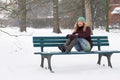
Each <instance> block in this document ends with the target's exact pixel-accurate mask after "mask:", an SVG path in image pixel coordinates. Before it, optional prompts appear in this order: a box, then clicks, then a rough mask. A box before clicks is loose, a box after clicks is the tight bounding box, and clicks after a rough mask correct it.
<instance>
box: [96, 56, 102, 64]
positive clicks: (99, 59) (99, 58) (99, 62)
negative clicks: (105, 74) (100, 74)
mask: <svg viewBox="0 0 120 80" xmlns="http://www.w3.org/2000/svg"><path fill="white" fill-rule="evenodd" d="M101 58H102V55H101V54H98V62H97V64H99V65H100V64H101Z"/></svg>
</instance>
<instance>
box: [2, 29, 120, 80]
mask: <svg viewBox="0 0 120 80" xmlns="http://www.w3.org/2000/svg"><path fill="white" fill-rule="evenodd" d="M1 30H2V31H1ZM71 32H72V30H67V29H62V33H61V34H55V33H53V32H52V29H32V28H28V29H27V32H22V33H21V32H19V30H18V29H17V28H0V38H1V39H0V49H1V50H0V80H120V54H119V53H118V54H113V55H112V61H111V62H112V65H113V68H112V69H111V68H109V67H108V66H107V59H106V58H105V57H103V58H102V65H101V66H99V65H97V64H96V62H97V57H98V55H97V54H96V55H60V56H57V55H56V56H53V57H52V68H53V70H54V71H55V73H50V71H49V70H47V69H42V68H41V67H40V60H41V59H40V58H41V57H40V55H34V51H36V50H38V49H35V48H34V47H33V44H32V36H44V35H47V36H51V35H52V36H54V35H55V36H62V35H66V34H68V33H71ZM93 33H94V35H107V36H108V37H109V41H110V46H109V47H104V48H102V49H103V50H120V42H119V41H120V33H113V32H109V33H108V32H105V31H104V30H100V29H95V30H94V31H93ZM95 49H96V48H93V50H95ZM46 50H48V51H51V48H47V49H46ZM52 50H55V51H59V50H58V49H57V48H55V49H52ZM73 50H74V49H73ZM103 65H105V66H103ZM45 66H46V67H47V63H46V64H45Z"/></svg>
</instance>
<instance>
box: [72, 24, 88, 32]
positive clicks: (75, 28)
mask: <svg viewBox="0 0 120 80" xmlns="http://www.w3.org/2000/svg"><path fill="white" fill-rule="evenodd" d="M77 23H78V22H76V23H75V25H74V30H73V32H76V31H77V29H78V28H79V26H78V25H77ZM86 27H87V26H86V25H85V23H83V32H85V31H86Z"/></svg>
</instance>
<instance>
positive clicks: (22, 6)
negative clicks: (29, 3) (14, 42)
mask: <svg viewBox="0 0 120 80" xmlns="http://www.w3.org/2000/svg"><path fill="white" fill-rule="evenodd" d="M18 9H19V11H18V20H19V27H20V31H21V32H23V31H26V14H27V10H26V0H18Z"/></svg>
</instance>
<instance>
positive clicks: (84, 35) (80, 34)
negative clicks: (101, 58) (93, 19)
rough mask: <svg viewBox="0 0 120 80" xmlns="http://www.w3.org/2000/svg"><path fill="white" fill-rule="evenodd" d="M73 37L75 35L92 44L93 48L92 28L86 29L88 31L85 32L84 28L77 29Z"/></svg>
mask: <svg viewBox="0 0 120 80" xmlns="http://www.w3.org/2000/svg"><path fill="white" fill-rule="evenodd" d="M73 35H75V36H76V37H77V38H84V39H86V40H87V41H88V42H89V43H90V45H91V48H92V47H93V45H92V40H91V36H90V35H91V29H90V27H86V31H83V27H80V28H78V29H77V31H76V32H74V33H73Z"/></svg>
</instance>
